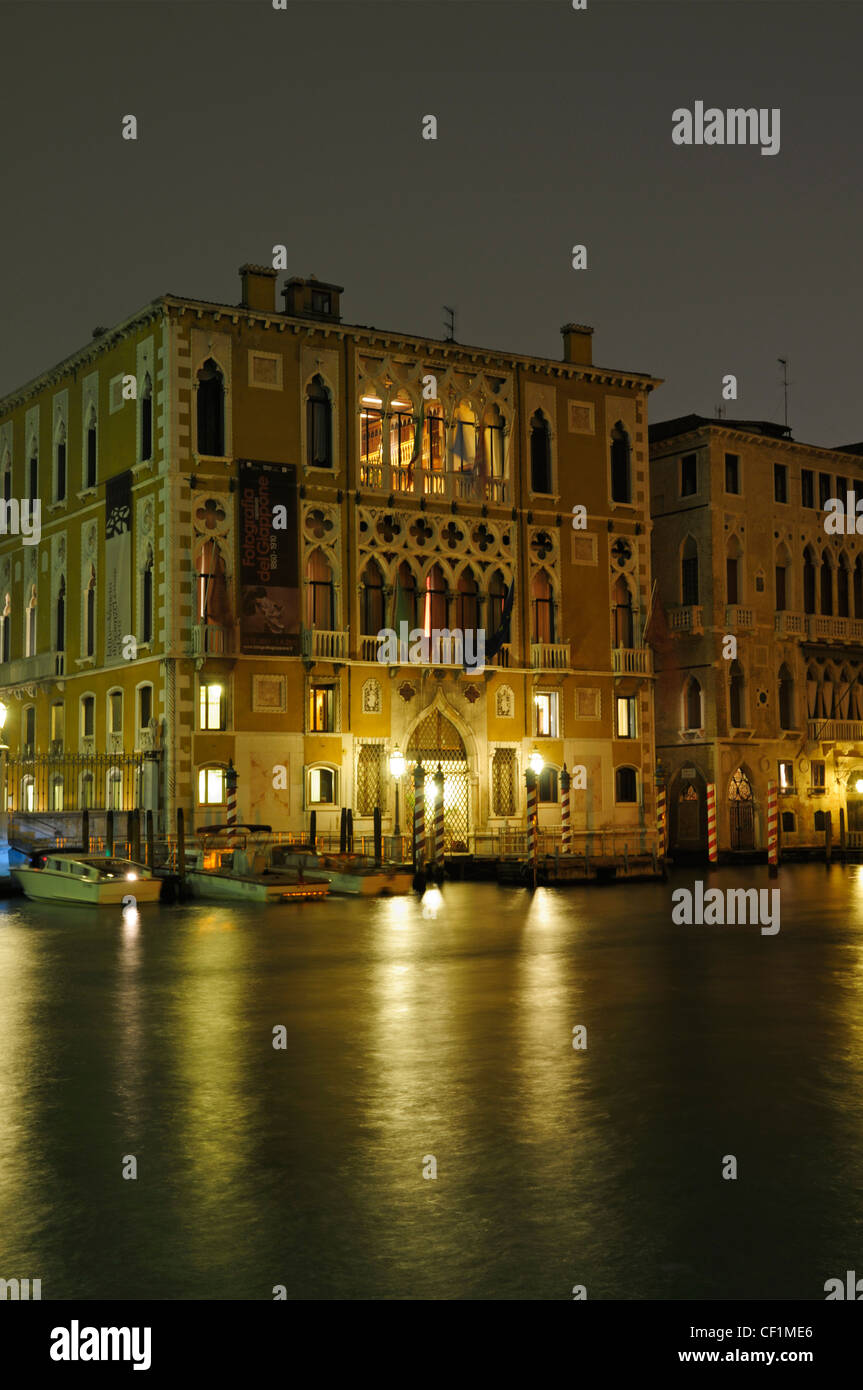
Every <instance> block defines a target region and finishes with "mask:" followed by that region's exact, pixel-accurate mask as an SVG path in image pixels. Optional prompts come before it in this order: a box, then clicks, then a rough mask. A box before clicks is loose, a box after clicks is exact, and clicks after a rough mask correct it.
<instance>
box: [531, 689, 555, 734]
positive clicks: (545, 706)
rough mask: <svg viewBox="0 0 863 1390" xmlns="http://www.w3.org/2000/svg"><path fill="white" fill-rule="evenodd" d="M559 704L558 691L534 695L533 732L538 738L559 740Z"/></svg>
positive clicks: (539, 692) (540, 692) (541, 692)
mask: <svg viewBox="0 0 863 1390" xmlns="http://www.w3.org/2000/svg"><path fill="white" fill-rule="evenodd" d="M557 704H558V693H557V691H556V690H542V691H538V692H537V694H536V695H534V697H533V707H534V711H535V713H534V730H533V732H534V734H535V735H536V736H537V738H557V736H558V733H557V728H558V723H557Z"/></svg>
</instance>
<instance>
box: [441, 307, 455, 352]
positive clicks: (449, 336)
mask: <svg viewBox="0 0 863 1390" xmlns="http://www.w3.org/2000/svg"><path fill="white" fill-rule="evenodd" d="M443 311H444V313H445V314H449V321H447V320H446V319H444V325H443V326H444V328H445V329H446V342H448V343H454V342H455V309H451V308H450V307H449V305H448V304H445V305H444V306H443Z"/></svg>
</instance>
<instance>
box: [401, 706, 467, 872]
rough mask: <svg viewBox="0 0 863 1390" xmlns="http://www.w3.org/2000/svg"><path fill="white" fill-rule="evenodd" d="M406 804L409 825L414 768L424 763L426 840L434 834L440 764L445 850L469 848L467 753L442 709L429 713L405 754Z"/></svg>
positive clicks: (412, 809) (411, 809)
mask: <svg viewBox="0 0 863 1390" xmlns="http://www.w3.org/2000/svg"><path fill="white" fill-rule="evenodd" d="M405 760H406V762H407V775H406V777H405V793H406V794H405V803H406V814H407V824H408V825H412V824H413V811H414V768H415V767H416V765H417V763H420V762H421V763H422V765H423V768H424V769H425V805H426V838H427V839H428V837H429V835H430V834H431V825H432V807H433V804H434V793H435V782H434V776H435V773H436V772H437V769H438V764H440V769H441V772H442V773H443V778H444V783H443V823H444V848H445V849H446V850H448V851H455V852H458V851H459V850H460V849H462V848H463V849H464V850H466V849H467V845H468V839H467V837H468V832H469V830H470V779H469V777H468V766H467V753H466V752H465V746H464V743H463V742H462V738H461V734H460V733H459V731H458V729H457V728H456V727H455V725H454V724H453V723H452V722H451V721H450V720H449V719H447V717H446V715H444V714H441V712H440V710H439V709H433V710H430V711H429V712H428V714H427V715H426V716H425V718H424V719H422V720H420V722H419V724H418V725H417V727H416V728H415V729H414V731H413V733H412V734H411V737H410V739H409V740H408V746H407V750H406V752H405Z"/></svg>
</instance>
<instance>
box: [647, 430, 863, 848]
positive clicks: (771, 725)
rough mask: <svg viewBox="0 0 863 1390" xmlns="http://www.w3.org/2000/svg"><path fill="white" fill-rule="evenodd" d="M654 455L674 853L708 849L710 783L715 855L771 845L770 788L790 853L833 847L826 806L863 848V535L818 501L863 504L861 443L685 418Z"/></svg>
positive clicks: (661, 695)
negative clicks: (838, 530)
mask: <svg viewBox="0 0 863 1390" xmlns="http://www.w3.org/2000/svg"><path fill="white" fill-rule="evenodd" d="M650 450H651V489H652V501H651V509H652V514H653V551H654V554H653V566H654V575H655V577H656V580H657V584H658V592H659V595H660V597H661V599H662V604H663V608H664V618H665V623H664V626H665V628H666V631H665V634H664V640H663V641H662V643H661V646H662V651H661V653H660V654H659V655H658V657H657V739H656V743H657V756H658V758H659V761H660V764H661V766H662V768H663V776H664V780H665V782H666V784H667V788H668V808H669V832H670V843H671V848H672V851H674V850H675V849H677V850H683V851H686V850H695V851H698V850H701V851H703V850H705V849H706V844H707V830H706V811H705V792H706V784H707V783H708V782H713V783H714V784H715V785H716V789H717V821H718V832H719V848H720V851H726V852H728V851H731V852H736V853H746V852H748V851H753V850H763V849H764V848H765V846H766V809H767V788H768V783H769V782H770V781H774V782H775V783H776V784H777V789H778V796H779V819H780V823H781V837H782V843H783V845H784V846H785V848H786V849H787V850H793V849H805V848H811V847H812V846H815V845H823V844H824V841H825V830H826V820H827V816H828V814H829V815H830V817H831V833H832V837H833V840H834V842H835V843H837V844H838V843H839V839H840V826H842V825H843V824H844V828H845V830H846V832H847V835H848V836H849V837H850V843H851V844H857V845H860V844H863V795H861V793H863V686H861V673H863V536H858V535H857V534H856V533H855V534H850V535H846V534H832V532H831V530H830V529H828V524H827V523H828V519H829V516H830V509H829V508H827V506H826V504H827V503H828V502H829V501H830V499H832V498H837V497H838V498H840V499H841V500H842V502H843V506H844V504H845V500H846V496H847V493H848V491H849V490H856V494H857V496H858V497H863V468H861V464H863V458H861V452H863V451H861V447H860V446H859V445H851V446H849V447H848V448H846V449H822V448H816V447H814V446H811V445H806V444H801V443H798V442H797V441H796V440H794V439H792V437H791V433H790V430H789V429H788V428H787V427H785V426H780V425H774V424H770V423H767V422H762V421H746V420H741V421H735V420H724V419H716V420H710V419H706V418H704V417H701V416H697V415H690V416H684V417H682V418H680V419H676V420H669V421H665V422H662V423H659V424H656V425H652V426H651V428H650ZM729 638H733V639H734V640H735V642H736V650H735V647H734V644H733V643H730V642H729V641H728V639H729ZM858 782H859V784H860V787H859V790H858V786H857V784H858ZM840 812H841V820H840Z"/></svg>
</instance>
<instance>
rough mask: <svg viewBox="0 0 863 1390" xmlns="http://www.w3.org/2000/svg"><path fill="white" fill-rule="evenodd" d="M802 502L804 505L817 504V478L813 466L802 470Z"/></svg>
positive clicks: (812, 505)
mask: <svg viewBox="0 0 863 1390" xmlns="http://www.w3.org/2000/svg"><path fill="white" fill-rule="evenodd" d="M800 504H801V506H803V507H814V506H815V479H814V475H813V472H812V469H811V468H801V470H800Z"/></svg>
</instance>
